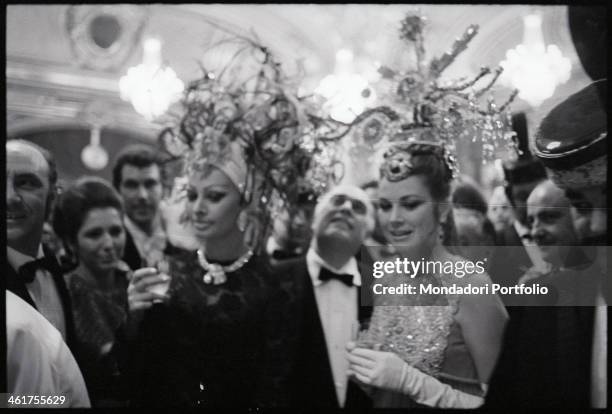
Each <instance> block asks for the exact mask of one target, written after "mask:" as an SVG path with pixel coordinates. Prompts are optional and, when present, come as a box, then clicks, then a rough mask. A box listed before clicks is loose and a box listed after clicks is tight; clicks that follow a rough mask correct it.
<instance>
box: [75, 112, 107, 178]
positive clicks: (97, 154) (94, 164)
mask: <svg viewBox="0 0 612 414" xmlns="http://www.w3.org/2000/svg"><path fill="white" fill-rule="evenodd" d="M101 128H102V126H101V125H99V124H97V123H96V124H94V125H93V126H92V128H91V135H90V137H89V144H88V145H87V146H85V148H83V150H82V151H81V161H83V164H84V165H85V166H86V167H87V168H89V169H90V170H94V171H99V170H102V169H104V167H106V166H107V165H108V152H106V150H105V149H104V147H103V146H102V145H101V144H100V129H101Z"/></svg>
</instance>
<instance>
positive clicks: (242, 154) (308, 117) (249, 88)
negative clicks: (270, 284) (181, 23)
mask: <svg viewBox="0 0 612 414" xmlns="http://www.w3.org/2000/svg"><path fill="white" fill-rule="evenodd" d="M232 40H233V41H235V42H237V43H238V44H239V46H240V48H239V50H238V52H236V54H235V55H234V56H233V58H232V60H231V61H230V63H229V64H228V65H227V66H226V67H225V68H224V69H223V70H222V71H220V72H219V73H218V74H216V73H212V72H209V71H207V70H205V69H204V68H202V69H203V72H204V76H203V77H202V78H201V79H198V80H196V81H193V82H191V84H190V85H189V86H188V87H187V89H186V92H185V95H184V98H183V100H182V105H183V108H184V114H183V115H182V116H179V117H178V119H177V120H176V122H174V123H173V125H172V126H170V127H168V128H166V129H165V130H163V131H162V133H161V134H160V137H159V143H160V145H161V147H162V148H163V149H164V150H165V151H166V152H167V153H170V154H171V155H173V156H174V157H175V159H180V160H182V161H183V172H184V173H187V172H189V171H193V170H200V171H202V170H205V169H206V168H208V167H209V166H215V167H218V168H219V169H221V170H222V171H224V172H225V173H226V175H227V176H228V177H229V178H230V179H231V180H232V181H233V182H234V184H236V186H237V187H238V188H239V190H240V191H241V192H242V195H243V198H244V200H245V201H246V202H247V203H249V205H250V207H251V208H250V214H251V217H255V218H256V219H257V221H258V224H259V229H260V230H262V231H260V232H259V234H258V240H257V241H256V247H257V246H260V245H261V241H263V240H264V239H265V237H266V231H268V229H269V227H270V226H269V225H268V224H269V219H270V216H271V214H272V213H273V211H272V210H273V207H276V206H279V205H280V206H285V207H291V206H292V205H294V204H295V203H297V202H298V196H299V195H300V194H301V193H302V192H304V191H310V192H313V193H315V194H319V193H321V192H323V191H324V190H325V188H326V186H327V184H328V181H329V180H330V176H331V170H330V169H328V166H327V165H324V164H321V163H318V162H317V157H319V156H320V154H321V153H322V152H323V151H324V150H325V148H324V147H325V146H324V145H323V141H320V140H319V139H318V134H320V133H322V131H323V129H322V128H323V127H324V125H325V121H324V120H323V119H322V118H321V117H319V116H317V115H316V111H315V108H313V107H311V106H309V103H308V101H306V100H305V99H302V98H300V97H298V96H297V84H295V83H294V82H291V81H290V79H288V78H287V77H286V76H285V74H284V73H283V72H282V70H281V65H280V63H279V62H278V61H277V60H276V59H275V57H274V56H273V55H272V53H271V52H270V50H268V49H267V48H266V47H265V46H262V45H261V44H259V43H258V42H257V41H255V40H252V39H249V38H246V37H236V38H233V39H232ZM239 58H240V59H239ZM224 75H225V76H224ZM323 133H324V131H323Z"/></svg>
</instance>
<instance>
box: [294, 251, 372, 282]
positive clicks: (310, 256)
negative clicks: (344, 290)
mask: <svg viewBox="0 0 612 414" xmlns="http://www.w3.org/2000/svg"><path fill="white" fill-rule="evenodd" d="M306 266H307V267H308V273H309V274H310V278H311V279H312V284H313V285H314V286H319V285H320V284H322V283H323V282H322V281H320V280H319V272H320V271H321V268H322V267H325V268H327V269H328V270H331V271H332V272H334V273H340V274H348V275H352V276H353V284H354V285H355V286H361V273H359V266H357V259H355V258H354V257H351V258H350V259H349V260H348V262H346V263H345V264H344V266H342V267H341V268H340V269H334V268H333V267H332V266H331V265H330V264H328V263H327V262H325V260H323V259H322V258H321V256H319V255H318V254H317V252H316V251H315V249H314V247H313V246H310V248H309V249H308V252H307V253H306Z"/></svg>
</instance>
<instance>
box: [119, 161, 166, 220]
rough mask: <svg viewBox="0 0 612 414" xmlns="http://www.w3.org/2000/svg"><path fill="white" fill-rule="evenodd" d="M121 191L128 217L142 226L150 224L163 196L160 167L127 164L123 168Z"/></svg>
mask: <svg viewBox="0 0 612 414" xmlns="http://www.w3.org/2000/svg"><path fill="white" fill-rule="evenodd" d="M119 193H120V194H121V196H122V197H123V201H124V203H125V211H126V214H127V215H128V217H129V218H130V219H131V220H132V221H133V222H134V223H136V224H138V225H140V226H149V225H150V224H151V222H152V221H153V219H154V218H155V216H156V214H157V209H158V207H159V201H160V200H161V197H162V186H161V178H160V172H159V167H158V166H157V165H155V164H152V165H149V166H147V167H142V168H139V167H136V166H134V165H130V164H126V165H124V166H123V168H122V170H121V183H120V184H119Z"/></svg>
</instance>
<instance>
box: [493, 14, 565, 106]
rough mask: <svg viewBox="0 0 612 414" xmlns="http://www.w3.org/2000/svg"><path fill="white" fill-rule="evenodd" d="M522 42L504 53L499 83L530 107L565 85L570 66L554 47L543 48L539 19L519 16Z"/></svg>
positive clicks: (540, 19) (531, 16)
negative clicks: (504, 57) (521, 22)
mask: <svg viewBox="0 0 612 414" xmlns="http://www.w3.org/2000/svg"><path fill="white" fill-rule="evenodd" d="M523 24H524V32H523V43H522V44H520V45H518V46H516V47H515V48H514V49H511V50H508V51H507V52H506V60H504V61H503V62H501V63H500V65H501V66H502V67H503V68H504V71H503V73H502V75H501V77H500V82H501V83H502V84H504V85H506V86H509V87H512V88H516V89H518V90H519V95H518V96H519V97H520V98H521V99H523V100H525V101H526V102H527V103H529V105H531V106H532V107H537V106H539V105H540V104H541V103H542V102H543V101H545V100H546V99H548V98H550V97H551V96H552V95H553V93H554V92H555V89H556V88H557V86H558V85H560V84H563V83H565V82H567V80H568V79H569V77H570V72H571V69H572V64H571V62H570V60H569V59H568V58H566V57H564V56H563V55H562V54H561V50H559V48H558V47H557V46H556V45H552V44H551V45H548V46H545V45H544V35H543V33H542V17H541V16H540V15H539V14H530V15H528V16H525V17H523Z"/></svg>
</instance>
